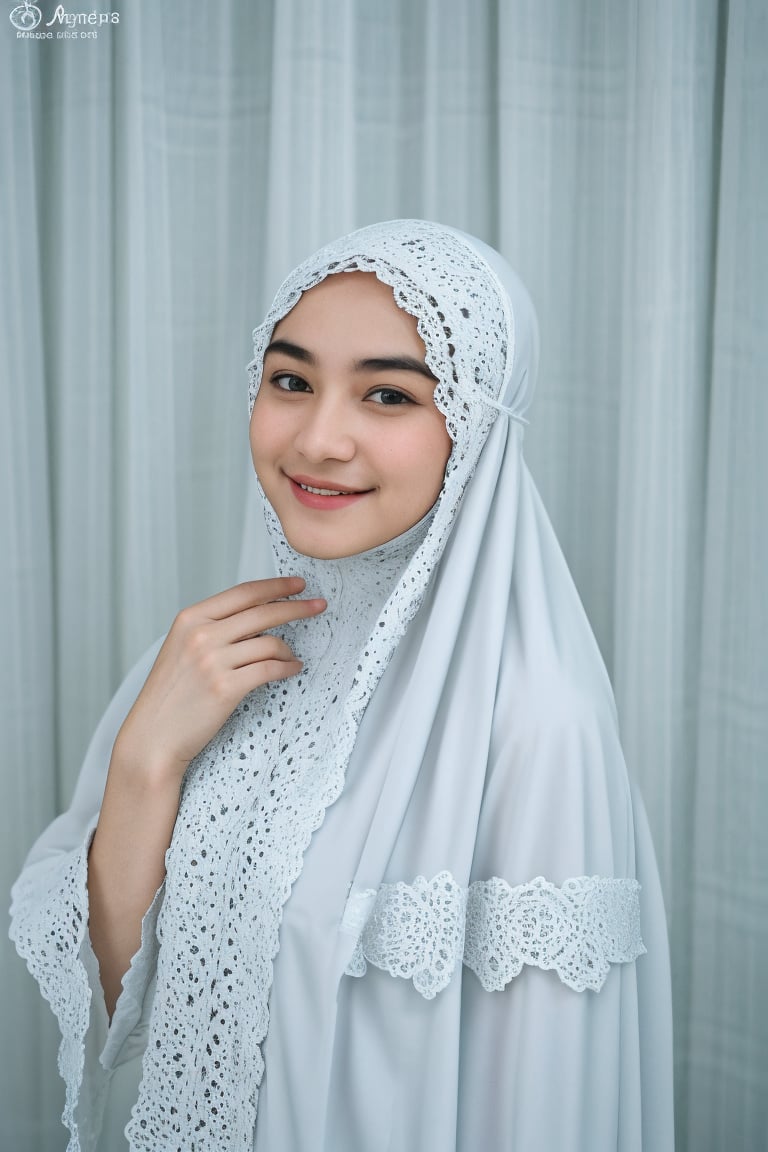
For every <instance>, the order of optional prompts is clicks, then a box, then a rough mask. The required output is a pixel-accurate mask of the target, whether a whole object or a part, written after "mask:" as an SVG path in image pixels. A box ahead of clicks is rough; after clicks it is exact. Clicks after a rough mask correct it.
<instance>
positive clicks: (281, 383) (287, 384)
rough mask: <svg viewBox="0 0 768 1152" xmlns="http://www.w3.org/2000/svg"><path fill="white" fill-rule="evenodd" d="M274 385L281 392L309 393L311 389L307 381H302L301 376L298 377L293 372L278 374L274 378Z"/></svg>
mask: <svg viewBox="0 0 768 1152" xmlns="http://www.w3.org/2000/svg"><path fill="white" fill-rule="evenodd" d="M272 383H273V384H274V385H275V387H276V388H279V389H280V391H281V392H309V391H310V387H309V384H307V382H306V380H302V378H301V376H296V375H295V374H294V373H293V372H278V373H277V375H276V376H273V377H272Z"/></svg>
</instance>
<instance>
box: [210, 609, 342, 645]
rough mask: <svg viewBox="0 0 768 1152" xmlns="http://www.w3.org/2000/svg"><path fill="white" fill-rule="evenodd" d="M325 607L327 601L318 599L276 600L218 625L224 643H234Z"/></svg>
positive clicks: (313, 613) (320, 610) (312, 614)
mask: <svg viewBox="0 0 768 1152" xmlns="http://www.w3.org/2000/svg"><path fill="white" fill-rule="evenodd" d="M327 607H328V604H327V602H326V601H325V600H320V599H312V600H276V601H274V602H272V603H270V604H261V605H259V606H258V607H257V608H248V609H245V610H244V611H243V612H239V613H238V614H237V615H236V616H230V617H228V619H227V620H226V621H222V622H221V624H220V625H219V627H220V628H221V630H222V632H221V634H222V637H223V639H224V641H225V643H228V644H236V643H237V642H238V641H240V640H247V639H248V638H249V637H251V636H259V635H260V634H261V633H262V632H267V631H268V630H269V629H270V628H279V627H280V625H281V624H288V623H289V622H290V621H291V620H301V619H308V618H309V617H311V616H319V615H320V613H321V612H324V611H325V610H326V608H327Z"/></svg>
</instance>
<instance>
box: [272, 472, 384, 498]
mask: <svg viewBox="0 0 768 1152" xmlns="http://www.w3.org/2000/svg"><path fill="white" fill-rule="evenodd" d="M288 479H289V480H290V481H291V482H292V483H293V484H295V485H296V487H297V488H300V489H301V490H302V492H309V493H311V495H312V496H364V495H365V494H366V493H367V492H372V491H373V489H372V488H345V487H344V486H343V485H341V484H338V485H335V486H333V487H332V486H331V485H330V484H320V483H318V482H317V481H315V482H314V483H310V480H309V477H308V476H300V475H299V476H291V475H290V474H288ZM312 479H313V480H315V478H314V477H312Z"/></svg>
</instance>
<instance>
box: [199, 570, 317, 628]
mask: <svg viewBox="0 0 768 1152" xmlns="http://www.w3.org/2000/svg"><path fill="white" fill-rule="evenodd" d="M303 589H304V580H302V578H301V576H275V577H273V578H272V579H270V580H247V581H246V582H245V583H244V584H235V586H234V587H233V588H227V589H226V590H225V591H224V592H217V593H216V595H215V596H209V597H208V598H207V599H206V600H200V601H199V603H197V604H193V605H192V606H191V608H189V609H188V610H187V611H188V612H190V613H194V614H199V615H200V616H201V617H203V618H205V619H208V620H225V619H226V618H227V617H228V616H233V615H235V614H236V613H237V612H242V611H244V610H245V609H246V608H252V607H254V606H255V605H257V604H268V603H269V602H270V601H272V600H282V599H284V598H285V597H286V596H295V595H296V594H297V593H298V592H301V591H303Z"/></svg>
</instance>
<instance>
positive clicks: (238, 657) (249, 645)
mask: <svg viewBox="0 0 768 1152" xmlns="http://www.w3.org/2000/svg"><path fill="white" fill-rule="evenodd" d="M226 654H227V657H228V659H229V661H230V665H229V666H230V668H233V669H235V668H245V667H247V666H248V665H249V664H265V663H267V662H269V661H274V660H281V661H283V662H284V663H289V664H291V663H293V664H295V663H299V664H301V661H300V660H297V657H296V656H295V655H294V653H293V652H292V651H291V649H290V648H289V647H288V645H287V644H286V643H285V641H284V640H281V639H280V637H279V636H256V637H254V638H253V639H250V640H240V641H239V642H238V643H237V644H230V646H229V648H227V649H226Z"/></svg>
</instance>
